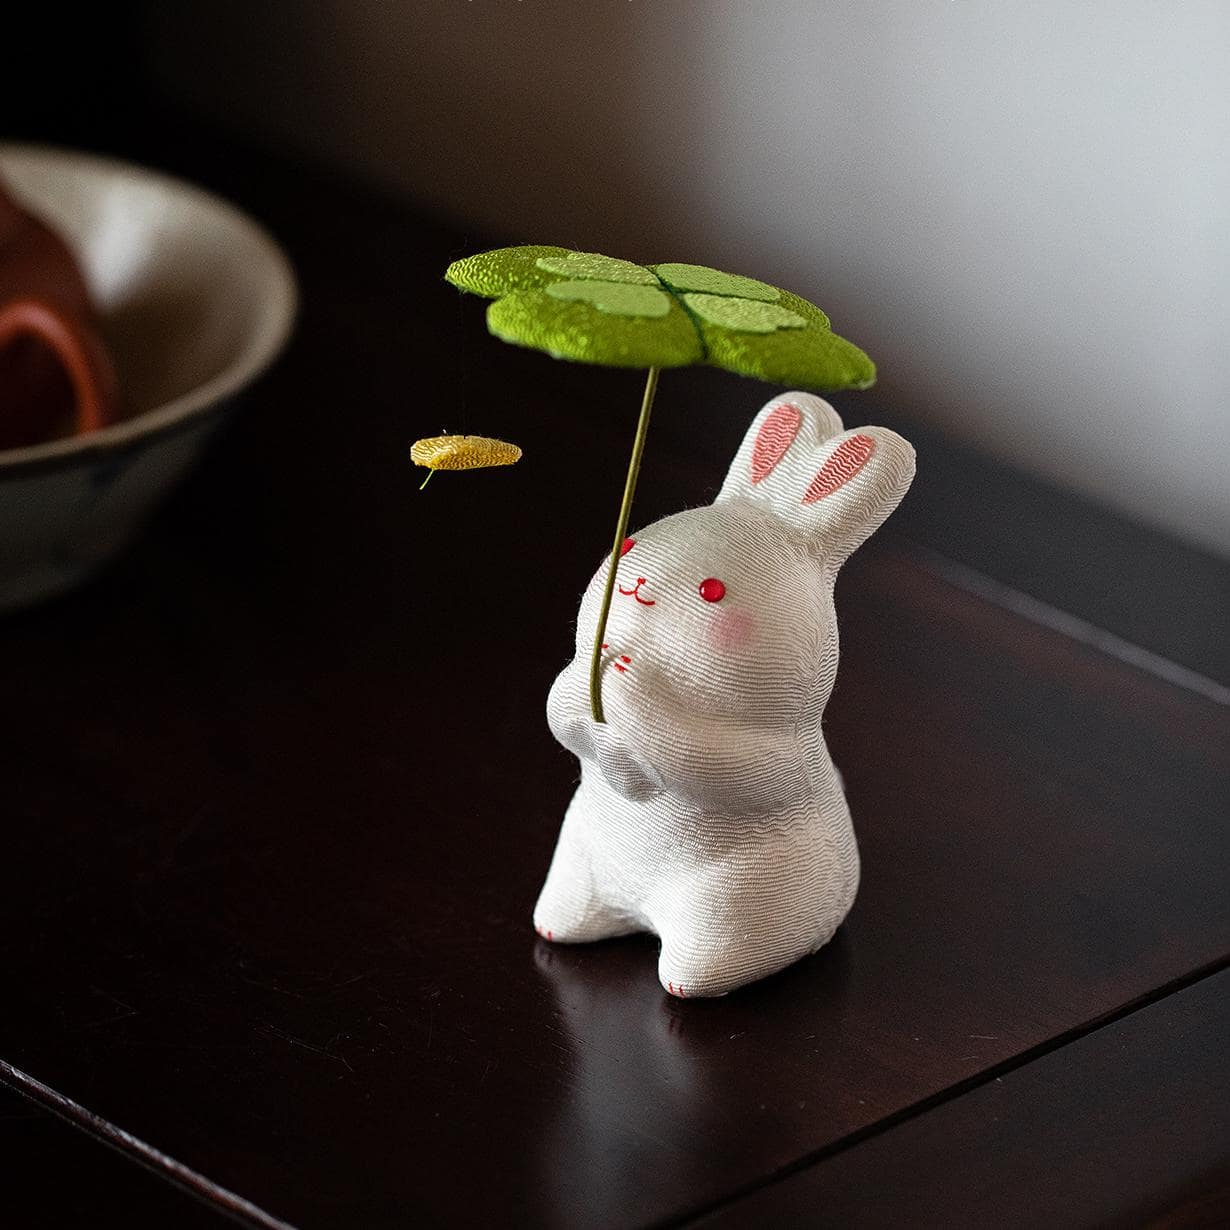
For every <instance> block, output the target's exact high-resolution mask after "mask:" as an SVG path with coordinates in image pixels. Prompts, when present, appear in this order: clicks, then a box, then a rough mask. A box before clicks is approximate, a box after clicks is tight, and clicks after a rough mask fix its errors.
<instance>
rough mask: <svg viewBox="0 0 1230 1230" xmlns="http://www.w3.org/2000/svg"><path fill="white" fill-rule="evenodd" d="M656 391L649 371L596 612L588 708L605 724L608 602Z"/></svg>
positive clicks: (655, 381) (655, 372) (653, 371)
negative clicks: (605, 652) (604, 649)
mask: <svg viewBox="0 0 1230 1230" xmlns="http://www.w3.org/2000/svg"><path fill="white" fill-rule="evenodd" d="M657 391H658V369H657V368H656V367H651V368H650V369H649V371H648V373H647V374H646V376H645V396H644V397H643V398H642V399H641V417H640V418H639V419H638V420H637V423H636V439H635V440H634V441H633V442H632V459H631V460H630V461H629V462H628V478H627V481H626V482H625V483H624V499H623V503H622V504H620V506H619V521H618V523H617V524H616V526H615V543H614V545H613V546H612V547H611V565H610V567H609V568H608V569H607V574H606V588H605V589H604V590H603V591H602V609H601V610H600V611H599V612H598V629H597V631H596V632H595V633H594V655H593V657H592V658H591V659H590V662H589V706H590V709H591V710H592V711H593V715H594V721H595V722H605V721H606V718H605V717H604V716H603V713H602V646H603V644H604V643H605V641H606V621H607V616H608V615H610V613H611V598H612V596H613V595H614V593H615V573H616V570H617V569H618V568H619V556H620V552H621V551H622V549H623V545H624V539H625V538H626V537H627V536H628V518H629V517H631V515H632V497H633V495H635V494H636V480H637V476H638V475H639V474H640V472H641V457H642V456H643V455H644V452H645V437H646V436H647V435H648V434H649V412H650V411H651V410H652V409H653V398H654V394H655V393H656V392H657Z"/></svg>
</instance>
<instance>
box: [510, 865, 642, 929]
mask: <svg viewBox="0 0 1230 1230" xmlns="http://www.w3.org/2000/svg"><path fill="white" fill-rule="evenodd" d="M638 929H639V928H638V927H637V925H636V924H635V923H633V922H632V921H630V920H629V919H628V917H627V916H626V915H625V914H624V913H623V912H622V911H621V910H619V909H617V908H616V907H615V906H613V905H612V904H611V903H610V902H609V901H607V900H605V899H604V898H603V897H602V896H600V895H599V893H598V892H597V890H596V889H595V887H594V885H593V882H592V879H591V877H590V874H589V870H588V868H574V869H573V874H571V875H570V874H567V871H566V868H562V867H556V866H552V868H551V874H550V875H549V876H548V877H547V882H546V884H545V885H544V886H543V890H542V893H541V894H540V895H539V897H538V904H537V905H536V906H535V907H534V930H535V931H537V932H538V934H539V935H541V936H542V938H543V939H544V940H550V941H552V943H556V944H588V943H590V942H591V941H593V940H606V939H611V938H612V937H613V936H616V935H629V934H630V933H631V932H633V931H636V930H638Z"/></svg>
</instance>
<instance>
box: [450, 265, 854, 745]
mask: <svg viewBox="0 0 1230 1230" xmlns="http://www.w3.org/2000/svg"><path fill="white" fill-rule="evenodd" d="M444 276H445V278H446V279H447V280H448V281H449V282H451V283H452V284H453V285H454V286H456V287H458V288H459V289H461V290H464V291H470V292H471V293H473V294H476V295H484V296H486V297H487V298H489V299H493V300H494V301H495V302H493V303H492V304H491V305H490V306H489V307H488V308H487V328H488V330H489V331H490V332H491V333H492V334H494V335H495V336H496V337H498V338H501V339H502V340H503V341H506V342H512V343H514V344H516V345H519V346H529V347H532V348H533V349H535V350H542V351H545V352H546V353H547V354H549V355H551V356H552V357H553V358H557V359H572V360H575V361H577V362H580V363H597V364H601V365H603V366H606V367H643V368H647V369H648V374H647V377H646V381H645V395H644V398H643V400H642V402H641V413H640V418H639V419H638V420H637V429H636V438H635V441H634V443H633V446H632V459H631V461H630V463H629V466H628V477H627V481H626V483H625V486H624V498H623V503H622V504H621V506H620V510H619V519H618V522H617V524H616V527H615V540H614V546H613V547H612V550H611V556H610V564H609V567H608V569H607V578H606V588H605V591H604V593H603V599H602V608H601V611H600V613H599V617H598V627H597V632H596V635H595V638H594V648H593V655H592V657H591V659H590V675H589V690H590V703H591V706H592V709H593V717H594V721H595V722H601V721H603V720H604V719H603V713H602V675H601V672H602V642H603V639H604V636H605V633H606V622H607V615H608V614H609V612H610V606H611V596H612V594H613V592H614V586H615V575H616V569H617V568H618V565H619V556H620V548H621V546H622V544H623V541H624V538H625V536H626V535H627V532H628V519H629V517H630V515H631V511H632V496H633V494H634V492H635V490H636V480H637V475H638V474H639V472H640V466H641V456H642V454H643V451H644V448H645V438H646V434H647V432H648V428H649V415H650V411H651V409H652V407H653V401H654V396H655V394H656V392H657V387H658V374H659V371H660V370H661V369H662V368H666V367H691V366H694V365H698V364H707V365H708V366H710V367H720V368H723V369H724V370H726V371H728V372H735V373H737V374H738V375H741V376H754V377H756V378H757V379H759V380H768V381H771V382H773V383H774V384H784V385H794V386H796V387H800V388H805V389H818V390H829V389H862V388H866V387H867V386H868V385H869V384H871V383H872V382H873V381H874V380H875V365H874V364H873V363H872V362H871V360H870V359H869V358H868V357H867V356H866V355H865V354H864V353H863V352H862V351H861V350H860V349H859V348H858V347H857V346H855V345H854V343H853V342H848V341H846V340H845V338H843V337H838V335H837V334H836V333H834V332H833V329H832V326H831V325H830V323H829V318H828V317H827V316H826V315H825V314H824V313H823V312H822V311H821V310H820V309H819V308H818V307H816V305H815V304H814V303H809V302H808V301H807V300H806V299H803V298H800V297H799V296H798V295H794V294H791V293H790V292H789V291H786V290H781V289H779V288H778V287H776V286H770V285H769V284H768V283H767V282H761V281H758V280H757V279H756V278H748V277H743V276H741V275H739V274H733V273H723V272H722V271H721V270H720V269H710V268H708V267H707V266H705V265H687V264H677V263H667V264H661V265H637V264H634V263H633V262H632V261H625V260H619V259H616V258H615V257H611V256H603V255H601V254H600V253H597V252H573V251H571V250H569V249H568V248H555V247H546V246H542V245H536V246H525V247H515V248H497V249H495V250H494V251H492V252H480V253H478V254H477V255H475V256H467V257H465V258H464V259H462V260H458V261H454V262H453V263H452V264H451V265H450V266H449V267H448V270H447V272H446V273H445V275H444Z"/></svg>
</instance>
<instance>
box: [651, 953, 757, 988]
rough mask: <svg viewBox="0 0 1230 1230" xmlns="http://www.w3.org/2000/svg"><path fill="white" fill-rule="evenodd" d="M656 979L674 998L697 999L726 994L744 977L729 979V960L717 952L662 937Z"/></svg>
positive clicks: (740, 982)
mask: <svg viewBox="0 0 1230 1230" xmlns="http://www.w3.org/2000/svg"><path fill="white" fill-rule="evenodd" d="M658 981H659V982H660V983H661V984H662V989H663V990H664V991H666V993H667V994H668V995H674V996H675V997H676V998H677V999H698V998H704V997H710V996H717V995H725V994H726V993H727V992H728V991H730V990H732V989H733V988H734V987H736V986H740V985H741V984H742V981H743V980H741V979H737V978H736V979H735V981H734V982H733V983H732V982H731V981H730V978H729V964H728V962H724V961H722V960H720V959H719V954H718V953H717V952H713V953H708V954H706V953H704V952H701V951H699V950H698V949H697V948H696V947H694V946H693V945H691V944H688V945H682V944H674V943H671V942H670V941H668V940H663V943H662V953H661V956H659V958H658Z"/></svg>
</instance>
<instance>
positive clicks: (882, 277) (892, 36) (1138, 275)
mask: <svg viewBox="0 0 1230 1230" xmlns="http://www.w3.org/2000/svg"><path fill="white" fill-rule="evenodd" d="M33 21H34V22H35V24H36V26H39V27H41V29H40V30H37V31H36V37H35V38H34V39H33V40H32V42H31V45H32V46H34V47H35V48H40V49H41V52H36V63H37V62H38V60H37V56H38V55H39V54H42V55H43V56H44V57H45V62H46V63H54V64H55V66H56V74H57V75H56V78H55V79H56V81H57V83H58V84H57V87H56V89H55V90H54V91H53V92H52V93H53V96H52V97H48V96H47V92H46V90H45V89H44V90H42V91H41V93H40V90H39V89H38V88H34V89H30V88H26V87H22V86H17V87H14V86H13V83H12V82H11V81H10V82H9V89H10V93H11V94H12V105H11V106H10V107H8V113H9V115H10V118H11V119H16V120H17V127H18V129H19V130H20V132H19V135H26V133H32V134H33V135H38V133H39V131H40V130H47V131H50V132H51V133H52V134H53V135H56V134H58V133H59V132H60V131H64V127H63V125H61V127H60V129H57V128H56V122H57V112H58V114H59V117H60V118H61V119H63V118H64V117H73V118H75V120H76V122H77V123H80V122H81V113H82V110H83V108H84V109H85V110H88V111H91V112H92V114H93V115H94V118H95V120H97V108H98V106H99V101H100V98H101V97H106V98H107V99H108V100H111V101H109V102H108V106H115V107H118V106H119V101H118V100H120V99H122V98H123V97H124V96H125V94H126V96H127V97H128V102H129V106H130V108H131V110H132V112H133V114H134V115H136V116H138V117H139V119H141V121H142V122H149V121H150V118H151V117H150V116H149V115H148V114H146V113H145V112H143V107H144V106H146V105H147V103H146V100H148V99H151V98H156V99H157V100H158V102H157V106H158V107H163V106H165V105H167V103H168V102H169V103H170V104H171V105H173V106H174V107H176V108H180V109H182V110H183V111H184V112H185V113H187V114H191V115H194V116H198V117H201V118H203V119H205V120H207V121H208V122H209V123H211V124H213V125H215V126H217V127H218V128H219V129H220V130H222V131H230V132H233V133H235V134H241V135H242V137H243V139H244V140H245V141H247V142H249V143H256V144H258V145H259V144H262V143H263V144H265V145H266V146H267V147H268V148H269V149H271V150H274V149H276V150H277V151H278V152H279V154H282V155H284V154H286V153H288V152H289V153H292V154H294V155H295V156H297V157H300V158H303V159H306V160H309V161H310V162H314V163H316V164H318V165H320V166H321V167H332V168H333V169H334V170H336V171H338V172H344V173H345V174H346V175H349V176H354V177H358V178H359V179H360V180H361V181H363V182H366V183H367V184H369V185H371V186H373V187H375V188H377V189H379V190H381V191H384V192H386V193H394V194H397V195H398V196H400V197H402V198H404V199H405V200H406V201H408V202H410V203H413V204H415V205H417V206H419V207H425V208H426V209H427V210H429V211H432V212H434V213H436V214H438V215H441V216H444V217H447V218H449V219H451V220H456V221H457V222H460V223H461V224H462V225H465V226H469V227H472V228H473V233H474V234H475V235H477V236H481V237H482V239H484V240H487V239H490V240H491V241H492V242H501V241H508V242H527V241H534V242H547V243H558V244H562V245H565V246H568V247H575V248H582V249H586V248H589V249H596V250H600V251H609V252H611V253H613V254H617V255H621V256H625V257H629V258H631V259H634V260H640V261H646V262H649V261H656V260H662V259H672V260H682V261H692V262H697V263H703V264H713V265H717V266H719V267H721V268H727V269H730V270H732V271H745V272H749V273H753V274H755V275H756V276H758V277H762V278H765V279H767V280H769V281H771V282H776V283H779V284H781V285H784V286H786V287H789V288H791V289H793V290H795V291H797V292H799V293H801V294H803V295H805V296H807V297H809V298H812V299H814V300H816V301H817V302H819V303H820V304H821V305H822V306H823V307H825V308H826V310H828V312H829V314H830V315H831V316H832V318H833V320H834V324H835V326H836V328H837V329H838V331H839V332H841V333H843V334H845V335H846V336H848V337H850V338H852V339H854V340H855V341H857V342H858V343H859V344H860V345H862V346H863V347H864V348H865V349H866V350H867V351H869V352H870V353H871V354H872V355H873V356H874V357H875V358H876V359H877V361H878V363H879V366H880V373H881V375H880V384H879V386H878V390H877V397H878V400H879V402H880V403H882V404H884V405H886V406H891V407H897V408H899V409H900V410H901V412H902V413H904V414H906V415H908V416H909V417H910V418H912V419H916V420H921V421H923V422H926V423H929V424H931V425H933V426H935V427H938V428H940V429H942V430H943V431H944V432H945V433H947V434H948V435H950V436H953V437H955V438H957V439H958V440H961V441H964V442H966V443H969V444H972V445H974V446H976V447H977V448H979V449H981V450H983V451H985V452H988V453H990V454H992V455H994V456H996V457H998V458H1000V459H1003V460H1007V461H1009V462H1010V463H1012V464H1013V465H1014V466H1017V467H1020V468H1022V469H1024V470H1026V471H1028V472H1031V473H1033V474H1034V475H1037V476H1039V477H1042V478H1044V479H1047V480H1049V481H1051V482H1054V483H1056V484H1058V485H1060V486H1062V487H1065V488H1067V489H1069V490H1071V491H1073V492H1077V493H1080V494H1082V495H1084V496H1087V497H1090V498H1092V499H1093V500H1095V501H1097V502H1098V503H1100V504H1102V505H1103V506H1105V507H1108V508H1112V509H1115V510H1118V511H1119V512H1121V513H1125V514H1127V515H1128V516H1130V517H1131V518H1132V519H1134V520H1137V521H1141V522H1144V523H1146V524H1150V525H1153V526H1155V527H1158V528H1161V529H1164V530H1165V531H1167V532H1169V533H1172V534H1174V535H1177V536H1179V537H1181V538H1183V539H1186V540H1187V541H1189V542H1191V543H1193V544H1198V545H1200V546H1203V547H1204V548H1206V549H1211V550H1213V551H1215V552H1217V553H1220V554H1230V482H1228V481H1227V457H1228V456H1230V416H1227V414H1226V413H1225V410H1224V409H1223V400H1224V395H1225V389H1226V388H1227V386H1228V384H1230V379H1228V377H1230V359H1228V358H1227V355H1228V354H1230V348H1227V347H1226V345H1225V344H1224V342H1223V340H1222V334H1223V332H1224V321H1225V319H1226V316H1227V307H1228V304H1227V298H1228V296H1227V285H1228V282H1230V276H1228V274H1230V269H1228V264H1230V257H1228V245H1227V243H1226V238H1225V236H1226V219H1227V204H1228V201H1230V192H1228V188H1230V184H1228V183H1227V179H1228V174H1230V173H1228V170H1227V159H1226V156H1225V151H1226V149H1227V148H1228V147H1230V107H1228V106H1227V87H1226V82H1227V80H1228V79H1230V6H1227V5H1225V4H1224V3H1221V2H1220V0H1186V2H1184V3H1179V4H1175V3H1162V2H1160V0H1158V2H1150V0H1114V2H1110V0H1106V2H1099V0H1094V2H1091V3H1082V4H1071V3H1067V2H1060V0H1028V2H1014V0H1000V2H996V3H993V4H991V3H986V2H985V0H894V2H879V3H875V4H867V3H865V2H854V0H850V2H841V0H828V2H826V3H815V0H775V2H774V3H772V4H769V5H750V4H746V3H744V2H743V0H704V2H703V3H692V4H683V3H674V2H671V3H649V2H648V0H631V2H628V3H611V4H583V5H579V4H576V3H575V2H574V0H527V2H525V3H516V4H513V3H502V4H497V3H492V2H485V0H475V2H469V3H467V2H464V0H415V2H414V3H389V2H387V0H316V2H315V3H312V4H310V5H303V4H295V3H292V2H291V0H242V2H240V0H196V2H195V3H192V4H176V5H160V4H153V3H142V2H140V0H128V2H127V3H125V4H120V5H110V6H106V12H105V13H94V14H92V15H90V16H88V17H85V18H83V19H82V22H83V23H84V24H82V25H79V26H78V27H77V30H78V31H79V33H80V35H81V38H80V40H79V41H77V40H73V43H72V46H71V47H70V46H68V45H67V44H66V40H65V37H64V31H63V29H62V19H61V18H60V17H59V16H55V15H48V16H42V17H40V16H38V15H35V16H34V18H33ZM43 80H44V81H45V80H46V78H45V77H44V78H43ZM23 121H24V127H23ZM70 131H71V129H70Z"/></svg>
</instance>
